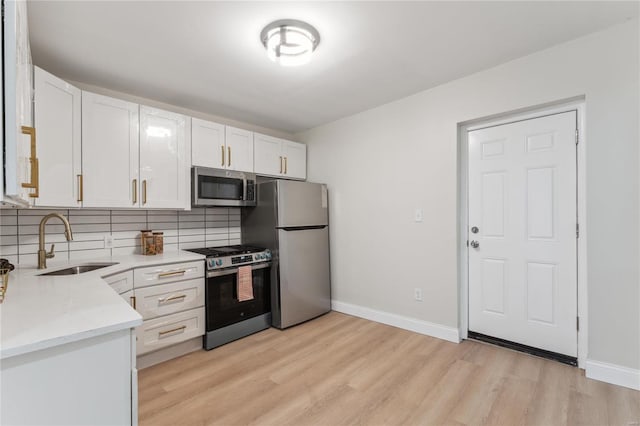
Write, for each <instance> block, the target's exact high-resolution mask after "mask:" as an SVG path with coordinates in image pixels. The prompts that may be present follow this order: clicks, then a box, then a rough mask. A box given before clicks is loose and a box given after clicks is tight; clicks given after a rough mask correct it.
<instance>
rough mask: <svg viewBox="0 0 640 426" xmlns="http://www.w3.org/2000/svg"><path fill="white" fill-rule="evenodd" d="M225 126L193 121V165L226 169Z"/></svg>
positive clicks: (196, 119) (195, 119)
mask: <svg viewBox="0 0 640 426" xmlns="http://www.w3.org/2000/svg"><path fill="white" fill-rule="evenodd" d="M225 150H226V147H225V144H224V125H223V124H218V123H214V122H212V121H205V120H200V119H198V118H192V119H191V165H192V166H200V167H215V168H218V169H220V168H225V166H226V161H225V160H226V151H225Z"/></svg>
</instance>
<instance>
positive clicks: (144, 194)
mask: <svg viewBox="0 0 640 426" xmlns="http://www.w3.org/2000/svg"><path fill="white" fill-rule="evenodd" d="M142 204H147V180H146V179H144V180H143V181H142Z"/></svg>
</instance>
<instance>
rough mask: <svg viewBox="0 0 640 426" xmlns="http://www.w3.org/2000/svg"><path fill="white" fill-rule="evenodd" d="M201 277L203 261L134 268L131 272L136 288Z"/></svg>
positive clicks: (202, 275) (202, 274)
mask: <svg viewBox="0 0 640 426" xmlns="http://www.w3.org/2000/svg"><path fill="white" fill-rule="evenodd" d="M201 277H204V260H198V261H195V262H187V263H173V264H169V265H158V266H149V267H147V268H136V269H135V271H134V272H133V281H134V283H135V287H136V288H140V287H146V286H149V285H154V284H164V283H170V282H174V281H184V280H189V279H193V278H201Z"/></svg>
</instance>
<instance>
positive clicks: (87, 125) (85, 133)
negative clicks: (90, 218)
mask: <svg viewBox="0 0 640 426" xmlns="http://www.w3.org/2000/svg"><path fill="white" fill-rule="evenodd" d="M82 171H83V186H84V188H83V206H84V207H106V208H112V207H128V208H131V207H135V206H138V204H139V202H138V200H139V199H140V197H139V191H138V104H134V103H131V102H126V101H122V100H120V99H115V98H110V97H107V96H102V95H96V94H94V93H89V92H82Z"/></svg>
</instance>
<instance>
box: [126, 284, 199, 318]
mask: <svg viewBox="0 0 640 426" xmlns="http://www.w3.org/2000/svg"><path fill="white" fill-rule="evenodd" d="M200 306H204V278H196V279H195V280H189V281H179V282H175V283H170V284H158V285H154V286H149V287H143V288H139V289H136V309H137V311H138V312H139V313H140V315H142V318H144V319H151V318H155V317H159V316H161V315H167V314H173V313H175V312H180V311H186V310H187V309H193V308H197V307H200Z"/></svg>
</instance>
